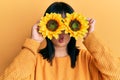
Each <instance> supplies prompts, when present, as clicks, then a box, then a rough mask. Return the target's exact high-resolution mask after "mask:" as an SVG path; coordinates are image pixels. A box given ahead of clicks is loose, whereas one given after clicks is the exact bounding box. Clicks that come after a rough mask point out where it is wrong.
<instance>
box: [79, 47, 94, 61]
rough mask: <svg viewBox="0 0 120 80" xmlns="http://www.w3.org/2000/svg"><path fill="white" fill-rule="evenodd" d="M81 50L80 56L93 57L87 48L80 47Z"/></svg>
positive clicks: (83, 57) (84, 57)
mask: <svg viewBox="0 0 120 80" xmlns="http://www.w3.org/2000/svg"><path fill="white" fill-rule="evenodd" d="M79 50H80V52H79V55H78V56H79V58H82V59H89V58H91V57H92V56H91V54H90V53H89V51H88V50H87V49H79Z"/></svg>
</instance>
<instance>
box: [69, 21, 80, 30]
mask: <svg viewBox="0 0 120 80" xmlns="http://www.w3.org/2000/svg"><path fill="white" fill-rule="evenodd" d="M69 26H70V28H71V29H72V30H73V31H78V30H80V27H81V24H80V22H79V21H78V20H72V21H71V22H70V24H69Z"/></svg>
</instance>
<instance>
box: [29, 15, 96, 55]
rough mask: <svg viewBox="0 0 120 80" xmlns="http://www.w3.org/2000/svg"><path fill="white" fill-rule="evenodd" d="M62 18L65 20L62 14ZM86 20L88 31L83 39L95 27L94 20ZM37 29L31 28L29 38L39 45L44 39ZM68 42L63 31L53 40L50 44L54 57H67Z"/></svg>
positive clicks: (66, 35)
mask: <svg viewBox="0 0 120 80" xmlns="http://www.w3.org/2000/svg"><path fill="white" fill-rule="evenodd" d="M62 17H63V18H65V14H62ZM87 20H88V21H89V26H90V27H89V29H88V33H87V34H86V35H85V37H84V40H85V38H86V37H87V36H88V35H89V34H90V33H92V32H93V31H94V26H95V20H94V19H92V18H87ZM38 31H39V29H38V26H37V24H35V25H34V26H33V27H32V34H31V38H32V39H34V40H36V41H37V42H39V43H41V42H42V41H43V40H44V38H43V36H42V34H40V33H39V32H38ZM69 41H70V36H69V34H65V33H64V31H63V32H62V34H60V35H59V38H58V39H55V38H53V39H52V42H53V45H54V47H55V57H64V56H67V55H68V54H67V50H66V48H67V44H68V43H69Z"/></svg>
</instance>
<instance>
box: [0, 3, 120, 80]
mask: <svg viewBox="0 0 120 80" xmlns="http://www.w3.org/2000/svg"><path fill="white" fill-rule="evenodd" d="M53 12H54V13H58V14H61V15H62V17H63V18H65V17H66V13H70V14H71V13H73V12H74V10H73V9H72V7H70V6H69V5H68V4H66V3H63V2H55V3H53V4H51V5H50V6H49V7H48V9H47V10H46V12H45V14H46V13H53ZM44 16H45V15H44ZM88 21H89V26H90V27H89V29H88V33H87V34H86V36H84V41H83V44H84V45H85V47H86V48H87V50H82V49H78V48H77V47H76V46H75V45H76V40H75V38H74V37H70V35H69V34H65V32H64V31H63V32H62V33H61V34H60V35H59V38H58V39H55V38H53V39H52V40H50V39H48V38H47V37H46V41H47V45H46V47H45V48H44V49H42V50H39V46H40V43H41V42H42V41H43V40H44V38H43V36H42V34H40V33H38V26H37V24H35V25H34V26H33V28H32V36H31V39H27V40H26V41H25V43H24V45H23V48H22V50H21V52H20V54H19V55H18V56H17V57H16V58H15V59H14V61H13V63H12V64H11V65H10V66H9V67H8V68H7V69H6V70H5V71H4V73H3V74H2V75H1V76H0V80H120V75H119V74H120V70H119V64H118V63H119V62H118V59H114V58H113V57H112V56H111V55H110V53H111V51H109V50H108V49H107V48H106V47H105V46H104V45H103V44H102V43H100V41H99V40H98V39H97V38H96V36H95V34H94V33H93V31H94V24H95V20H94V19H88Z"/></svg>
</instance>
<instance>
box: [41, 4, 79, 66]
mask: <svg viewBox="0 0 120 80" xmlns="http://www.w3.org/2000/svg"><path fill="white" fill-rule="evenodd" d="M51 12H54V13H59V14H62V13H65V14H66V13H73V12H74V10H73V8H72V7H71V6H69V5H68V4H66V3H64V2H54V3H53V4H51V5H50V6H49V7H48V8H47V10H46V12H45V14H44V16H45V15H46V13H51ZM46 42H47V45H46V47H45V48H44V49H41V50H40V54H41V55H42V56H43V58H44V59H47V61H48V62H50V63H51V64H52V59H53V58H54V56H55V49H54V45H53V43H52V41H51V40H50V39H48V38H47V37H46ZM67 52H68V55H69V56H70V59H71V67H72V68H74V67H75V63H76V59H77V55H78V54H79V49H77V47H76V40H75V38H73V37H71V39H70V42H69V43H68V45H67Z"/></svg>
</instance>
